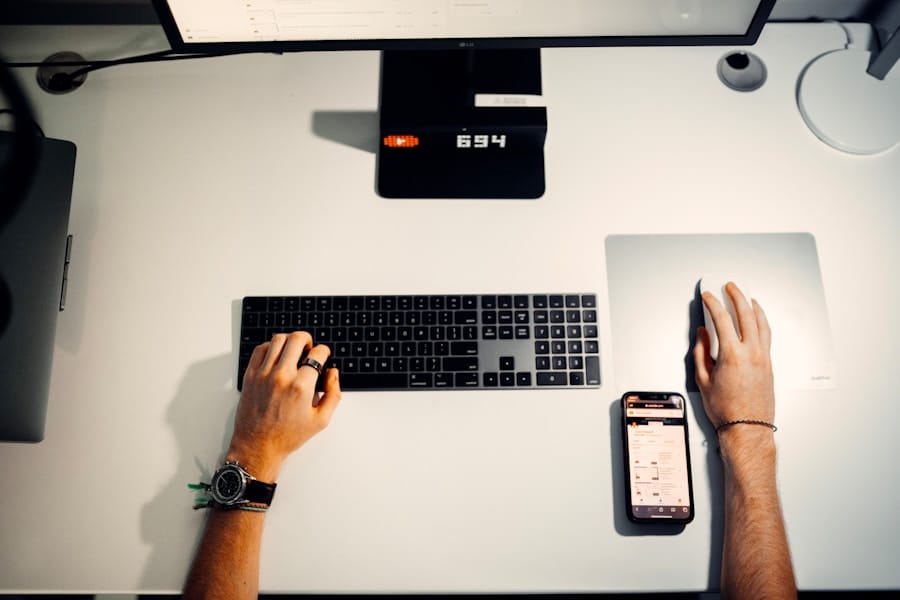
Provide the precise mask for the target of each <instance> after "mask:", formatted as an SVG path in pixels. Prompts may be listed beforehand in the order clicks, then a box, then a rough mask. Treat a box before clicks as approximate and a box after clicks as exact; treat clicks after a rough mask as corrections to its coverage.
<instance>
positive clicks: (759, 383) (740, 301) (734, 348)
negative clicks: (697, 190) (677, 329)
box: [694, 282, 775, 427]
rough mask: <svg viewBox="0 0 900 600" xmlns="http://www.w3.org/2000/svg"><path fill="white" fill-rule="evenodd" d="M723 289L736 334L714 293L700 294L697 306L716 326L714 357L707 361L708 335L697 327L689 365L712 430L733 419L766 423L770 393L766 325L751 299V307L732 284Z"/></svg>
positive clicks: (770, 418) (769, 414)
mask: <svg viewBox="0 0 900 600" xmlns="http://www.w3.org/2000/svg"><path fill="white" fill-rule="evenodd" d="M725 291H726V293H727V294H728V296H729V297H730V298H731V302H732V304H733V305H734V307H735V309H736V312H737V317H738V324H739V327H738V329H739V330H740V331H739V332H738V331H735V328H734V325H733V321H732V319H731V316H730V315H729V314H728V311H726V310H725V307H723V306H722V304H721V303H720V302H719V301H718V300H717V299H716V297H715V296H714V295H712V294H710V293H709V292H705V293H704V294H703V304H704V305H705V306H706V308H707V310H709V312H710V314H711V315H712V319H713V323H714V324H715V327H716V333H717V335H718V337H719V357H718V360H717V361H715V362H713V359H712V356H711V355H710V338H709V332H708V331H707V330H706V328H705V327H700V328H699V329H698V331H697V343H696V344H695V345H694V362H695V363H696V366H697V370H696V380H697V386H698V387H699V388H700V394H701V395H702V396H703V408H704V409H705V410H706V415H707V416H708V417H709V420H710V422H712V424H713V427H718V426H719V425H721V424H722V423H727V422H729V421H736V420H739V419H755V420H759V421H766V422H768V423H772V422H773V421H774V418H775V390H774V383H773V377H772V360H771V357H770V355H769V350H770V347H771V343H772V333H771V330H770V329H769V322H768V320H767V319H766V314H765V313H764V312H763V309H762V307H761V306H760V305H759V303H758V302H756V300H752V306H751V305H750V304H749V303H748V302H747V300H746V299H745V298H744V295H743V294H742V293H741V291H740V290H739V289H738V287H737V286H736V285H735V284H734V283H733V282H729V283H728V284H727V285H726V286H725ZM739 333H740V336H739V335H738V334H739Z"/></svg>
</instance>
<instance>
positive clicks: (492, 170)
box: [153, 0, 775, 199]
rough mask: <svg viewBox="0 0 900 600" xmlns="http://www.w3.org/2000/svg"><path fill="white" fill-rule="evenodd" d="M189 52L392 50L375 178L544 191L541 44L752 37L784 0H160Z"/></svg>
mask: <svg viewBox="0 0 900 600" xmlns="http://www.w3.org/2000/svg"><path fill="white" fill-rule="evenodd" d="M153 2H154V6H155V7H156V10H157V13H158V15H159V19H160V22H161V23H162V25H163V28H164V29H165V31H166V36H167V37H168V39H169V43H170V44H171V45H172V49H173V50H174V51H176V52H181V53H196V54H204V53H210V54H227V53H238V52H294V51H306V50H381V51H383V55H382V60H381V88H380V101H379V139H380V140H381V142H382V143H381V145H380V146H379V148H378V162H377V166H376V177H377V180H378V181H377V189H378V191H379V193H380V194H381V195H382V196H384V197H390V198H522V199H525V198H529V199H532V198H538V197H540V196H541V195H542V194H543V193H544V189H545V177H544V159H543V145H544V140H545V138H546V132H547V111H546V109H545V107H543V105H542V104H541V102H542V86H541V68H540V49H541V48H552V47H568V46H581V47H590V46H693V45H739V44H753V43H755V42H756V39H757V38H758V37H759V34H760V31H761V30H762V27H763V24H764V23H765V21H766V19H767V18H768V16H769V13H770V12H771V10H772V7H773V5H774V4H775V0H153Z"/></svg>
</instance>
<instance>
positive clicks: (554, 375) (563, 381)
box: [537, 371, 569, 385]
mask: <svg viewBox="0 0 900 600" xmlns="http://www.w3.org/2000/svg"><path fill="white" fill-rule="evenodd" d="M568 383H569V382H568V380H567V378H566V374H565V373H562V372H558V371H549V372H543V373H538V374H537V384H538V385H567V384H568Z"/></svg>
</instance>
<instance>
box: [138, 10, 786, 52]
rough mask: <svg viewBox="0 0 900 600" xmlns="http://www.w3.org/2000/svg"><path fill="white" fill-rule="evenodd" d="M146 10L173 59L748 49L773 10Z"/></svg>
mask: <svg viewBox="0 0 900 600" xmlns="http://www.w3.org/2000/svg"><path fill="white" fill-rule="evenodd" d="M154 2H155V4H156V6H157V10H158V12H159V14H160V19H161V21H162V23H163V25H164V27H165V28H166V31H167V34H168V36H169V39H170V41H172V43H173V48H174V49H175V50H178V51H190V50H191V49H194V50H198V51H199V50H207V49H218V50H222V49H224V48H225V47H227V46H231V49H238V48H244V49H247V50H252V49H257V50H260V49H263V48H264V47H266V46H272V47H279V48H281V49H298V50H302V49H337V48H345V49H390V48H397V47H405V48H409V47H417V48H435V47H441V48H453V47H460V46H461V45H463V46H466V45H470V46H471V47H545V46H591V45H650V44H653V45H656V44H667V43H671V44H688V45H689V44H720V43H729V42H730V43H741V42H743V43H753V42H754V41H755V38H756V37H757V36H758V34H759V30H760V29H761V27H762V23H763V22H764V21H765V19H766V18H767V17H768V14H769V12H770V11H771V7H772V5H773V4H774V0H154ZM223 45H224V46H223ZM213 47H215V48H213Z"/></svg>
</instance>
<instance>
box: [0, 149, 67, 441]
mask: <svg viewBox="0 0 900 600" xmlns="http://www.w3.org/2000/svg"><path fill="white" fill-rule="evenodd" d="M39 146H40V148H39V154H38V165H37V169H36V171H35V176H34V179H33V181H32V183H31V186H30V187H29V188H28V190H27V192H26V197H25V201H24V202H23V203H22V205H21V206H20V207H19V209H18V210H17V211H16V212H15V213H14V214H13V215H12V217H11V219H10V220H9V222H7V223H5V224H0V441H4V442H10V441H12V442H39V441H41V440H42V439H44V425H45V422H46V416H47V401H48V395H49V389H50V370H51V366H52V362H53V349H54V340H55V337H56V320H57V316H58V315H59V311H60V309H61V306H62V302H63V300H62V297H63V296H62V294H63V285H64V284H63V282H64V273H65V271H66V267H67V261H68V257H67V252H68V247H69V243H68V227H69V206H70V203H71V200H72V181H73V179H74V174H75V145H74V144H73V143H72V142H68V141H64V140H54V139H49V138H41V139H40V141H39ZM11 148H12V134H11V133H9V132H3V131H0V164H5V163H6V161H8V160H9V159H10V156H11ZM0 193H2V192H0ZM2 200H3V201H4V202H8V201H9V200H10V199H9V198H3V199H2Z"/></svg>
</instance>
